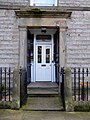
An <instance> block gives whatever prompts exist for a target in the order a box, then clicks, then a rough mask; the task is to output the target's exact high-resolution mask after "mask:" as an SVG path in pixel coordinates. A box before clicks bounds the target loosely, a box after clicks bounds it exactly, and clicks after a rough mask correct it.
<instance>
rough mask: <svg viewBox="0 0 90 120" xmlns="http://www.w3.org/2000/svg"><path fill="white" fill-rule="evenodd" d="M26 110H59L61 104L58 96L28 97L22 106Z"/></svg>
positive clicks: (61, 107)
mask: <svg viewBox="0 0 90 120" xmlns="http://www.w3.org/2000/svg"><path fill="white" fill-rule="evenodd" d="M22 110H26V111H30V110H31V111H47V110H50V111H60V110H63V105H62V103H61V101H60V100H59V97H29V98H28V99H27V103H26V104H25V105H24V106H23V107H22Z"/></svg>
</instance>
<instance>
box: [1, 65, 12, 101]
mask: <svg viewBox="0 0 90 120" xmlns="http://www.w3.org/2000/svg"><path fill="white" fill-rule="evenodd" d="M12 78H13V72H12V71H11V68H7V67H4V68H2V67H0V101H12V82H13V81H12Z"/></svg>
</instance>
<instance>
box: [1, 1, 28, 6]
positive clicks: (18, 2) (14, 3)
mask: <svg viewBox="0 0 90 120" xmlns="http://www.w3.org/2000/svg"><path fill="white" fill-rule="evenodd" d="M29 2H30V0H0V5H19V6H20V5H23V6H28V5H29Z"/></svg>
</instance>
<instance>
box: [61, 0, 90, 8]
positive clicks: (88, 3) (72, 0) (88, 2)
mask: <svg viewBox="0 0 90 120" xmlns="http://www.w3.org/2000/svg"><path fill="white" fill-rule="evenodd" d="M59 6H69V7H70V6H77V7H90V0H59Z"/></svg>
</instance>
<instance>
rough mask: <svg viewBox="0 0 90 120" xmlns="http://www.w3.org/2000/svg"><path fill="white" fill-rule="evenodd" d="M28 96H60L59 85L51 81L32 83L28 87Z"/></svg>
mask: <svg viewBox="0 0 90 120" xmlns="http://www.w3.org/2000/svg"><path fill="white" fill-rule="evenodd" d="M27 94H28V96H39V97H41V96H58V85H57V84H56V83H51V82H45V83H43V82H38V83H31V84H29V85H28V87H27Z"/></svg>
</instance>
